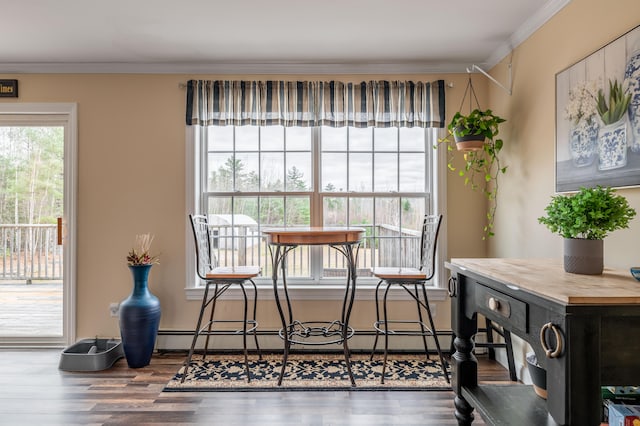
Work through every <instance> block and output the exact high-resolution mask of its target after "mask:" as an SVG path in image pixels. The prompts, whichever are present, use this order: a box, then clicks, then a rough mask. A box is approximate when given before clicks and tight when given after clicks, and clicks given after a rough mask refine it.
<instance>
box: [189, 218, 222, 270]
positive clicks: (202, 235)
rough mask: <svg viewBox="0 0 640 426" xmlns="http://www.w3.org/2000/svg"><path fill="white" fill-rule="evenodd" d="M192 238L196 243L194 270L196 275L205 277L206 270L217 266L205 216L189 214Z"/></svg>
mask: <svg viewBox="0 0 640 426" xmlns="http://www.w3.org/2000/svg"><path fill="white" fill-rule="evenodd" d="M189 220H190V221H191V229H193V239H194V242H195V244H196V270H197V272H198V276H199V277H200V278H202V279H203V280H204V279H205V275H206V274H207V272H209V271H211V270H212V269H213V268H215V267H217V266H218V261H217V259H216V257H215V255H214V254H213V253H212V252H211V232H210V230H209V222H208V221H207V216H204V215H192V214H190V215H189Z"/></svg>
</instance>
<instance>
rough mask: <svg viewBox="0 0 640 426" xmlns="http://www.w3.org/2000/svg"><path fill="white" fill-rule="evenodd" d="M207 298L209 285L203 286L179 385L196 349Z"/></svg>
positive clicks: (185, 375)
mask: <svg viewBox="0 0 640 426" xmlns="http://www.w3.org/2000/svg"><path fill="white" fill-rule="evenodd" d="M208 296H209V283H207V284H206V285H205V288H204V295H203V297H202V304H201V305H200V314H199V315H198V322H197V325H196V329H195V332H194V333H193V340H192V341H191V348H190V349H189V355H187V359H186V360H185V363H184V373H183V375H182V379H181V380H180V382H181V383H184V379H185V378H186V377H187V372H188V371H189V367H190V366H191V359H192V358H193V352H194V350H195V347H196V342H197V341H198V337H199V336H200V326H201V325H202V316H203V315H204V311H205V309H206V307H207V297H208Z"/></svg>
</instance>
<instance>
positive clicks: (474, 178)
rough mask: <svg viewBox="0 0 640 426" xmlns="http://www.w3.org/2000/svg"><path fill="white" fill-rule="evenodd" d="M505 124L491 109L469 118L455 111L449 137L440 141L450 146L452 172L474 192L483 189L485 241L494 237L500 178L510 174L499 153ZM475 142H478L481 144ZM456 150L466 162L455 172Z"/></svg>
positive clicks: (449, 128) (448, 163)
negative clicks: (501, 133) (485, 209)
mask: <svg viewBox="0 0 640 426" xmlns="http://www.w3.org/2000/svg"><path fill="white" fill-rule="evenodd" d="M505 121H506V120H505V119H504V118H502V117H499V116H497V115H495V114H494V113H493V111H491V110H490V109H487V110H480V109H478V108H476V109H474V110H473V111H471V113H470V114H469V115H463V114H462V113H460V112H456V114H455V115H454V116H453V118H452V120H451V122H450V123H449V125H448V126H447V130H448V132H449V134H448V136H447V137H445V138H443V139H440V140H439V141H438V142H439V143H442V144H445V145H446V146H447V151H448V152H449V159H448V162H447V167H448V168H449V170H451V171H453V172H457V173H458V175H459V176H461V177H462V178H464V184H465V185H470V186H471V189H473V190H474V191H475V190H478V189H480V188H482V191H483V193H484V194H485V196H486V197H487V199H488V200H489V209H488V211H487V224H486V225H485V227H484V236H483V238H482V239H485V238H486V237H487V236H489V237H491V236H493V235H494V233H493V223H494V217H495V212H496V208H497V195H498V176H499V175H500V174H503V173H505V172H506V171H507V167H503V166H502V165H501V164H500V156H499V154H500V150H501V149H502V146H503V141H502V139H498V138H497V136H498V133H499V125H500V124H501V123H504V122H505ZM472 139H475V140H479V144H478V143H477V142H476V141H472ZM458 141H459V142H458ZM476 145H477V146H476ZM454 146H455V147H456V148H454ZM456 149H457V150H459V151H464V160H465V163H464V166H463V167H462V168H460V170H456V168H455V166H454V165H453V160H454V152H455V150H456ZM478 181H481V182H482V184H479V183H478ZM481 185H482V186H481Z"/></svg>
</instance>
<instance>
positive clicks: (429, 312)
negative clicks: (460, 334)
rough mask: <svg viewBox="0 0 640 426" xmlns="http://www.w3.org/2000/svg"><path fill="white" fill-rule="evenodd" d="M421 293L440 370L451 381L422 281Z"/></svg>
mask: <svg viewBox="0 0 640 426" xmlns="http://www.w3.org/2000/svg"><path fill="white" fill-rule="evenodd" d="M422 293H423V296H424V305H425V309H426V311H427V317H428V318H429V325H430V326H431V334H432V335H433V340H435V342H436V349H437V351H438V356H439V357H440V365H441V366H442V372H443V373H444V378H445V379H446V380H447V383H451V382H450V381H449V372H448V371H447V364H446V362H445V360H444V356H442V350H441V349H440V342H439V340H438V334H437V333H436V326H435V324H434V323H433V316H432V315H431V308H430V307H429V298H428V297H427V289H426V288H425V285H424V283H423V284H422Z"/></svg>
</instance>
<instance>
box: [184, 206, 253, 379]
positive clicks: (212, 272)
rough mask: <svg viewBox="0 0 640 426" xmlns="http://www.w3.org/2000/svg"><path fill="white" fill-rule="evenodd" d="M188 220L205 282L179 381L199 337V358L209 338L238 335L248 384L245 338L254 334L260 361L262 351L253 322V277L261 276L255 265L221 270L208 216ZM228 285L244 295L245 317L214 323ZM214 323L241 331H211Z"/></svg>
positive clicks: (187, 366)
mask: <svg viewBox="0 0 640 426" xmlns="http://www.w3.org/2000/svg"><path fill="white" fill-rule="evenodd" d="M189 219H190V221H191V228H192V229H193V236H194V240H195V244H196V259H197V268H196V269H197V272H198V276H199V277H200V278H202V279H203V280H204V282H205V289H204V295H203V297H202V305H201V306H200V315H199V316H198V323H197V325H196V329H195V331H194V334H193V341H192V342H191V349H189V355H187V359H186V361H185V363H184V366H185V367H184V375H183V376H182V382H184V380H185V378H186V377H187V372H188V370H189V367H190V365H191V359H192V357H193V352H194V350H195V347H196V343H197V340H198V337H200V336H202V335H205V336H207V337H206V340H205V345H204V353H203V355H202V359H203V360H204V359H205V358H206V356H207V351H208V348H209V336H211V335H237V334H242V338H243V347H244V364H245V368H246V372H247V382H250V381H251V373H250V372H249V355H248V351H247V335H248V334H253V338H254V340H255V343H256V350H257V351H258V356H259V358H260V359H262V352H261V351H260V346H259V345H258V337H257V336H256V328H257V327H258V323H257V322H256V304H257V301H258V291H257V288H256V284H255V283H254V282H253V280H252V278H255V277H256V276H258V275H259V274H260V267H258V266H236V267H221V266H217V259H216V257H215V255H214V254H213V253H212V251H211V245H212V244H211V233H210V230H209V224H208V222H207V217H206V216H203V215H189ZM247 282H250V283H251V285H252V286H253V295H254V298H253V318H252V319H247V311H248V306H249V302H248V298H247V291H246V289H245V284H246V283H247ZM211 286H213V288H214V289H213V295H211V296H209V288H210V287H211ZM231 286H239V287H240V289H241V290H242V294H243V296H244V317H243V319H242V320H235V319H230V320H215V319H214V313H215V309H216V302H217V301H218V299H219V298H220V296H222V294H223V293H224V292H225V291H227V289H228V288H229V287H231ZM209 306H210V313H209V321H208V322H207V323H206V324H204V325H203V324H202V320H203V317H204V314H205V311H206V309H207V307H209ZM216 323H236V324H242V328H241V329H239V330H214V329H213V326H214V324H216Z"/></svg>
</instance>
